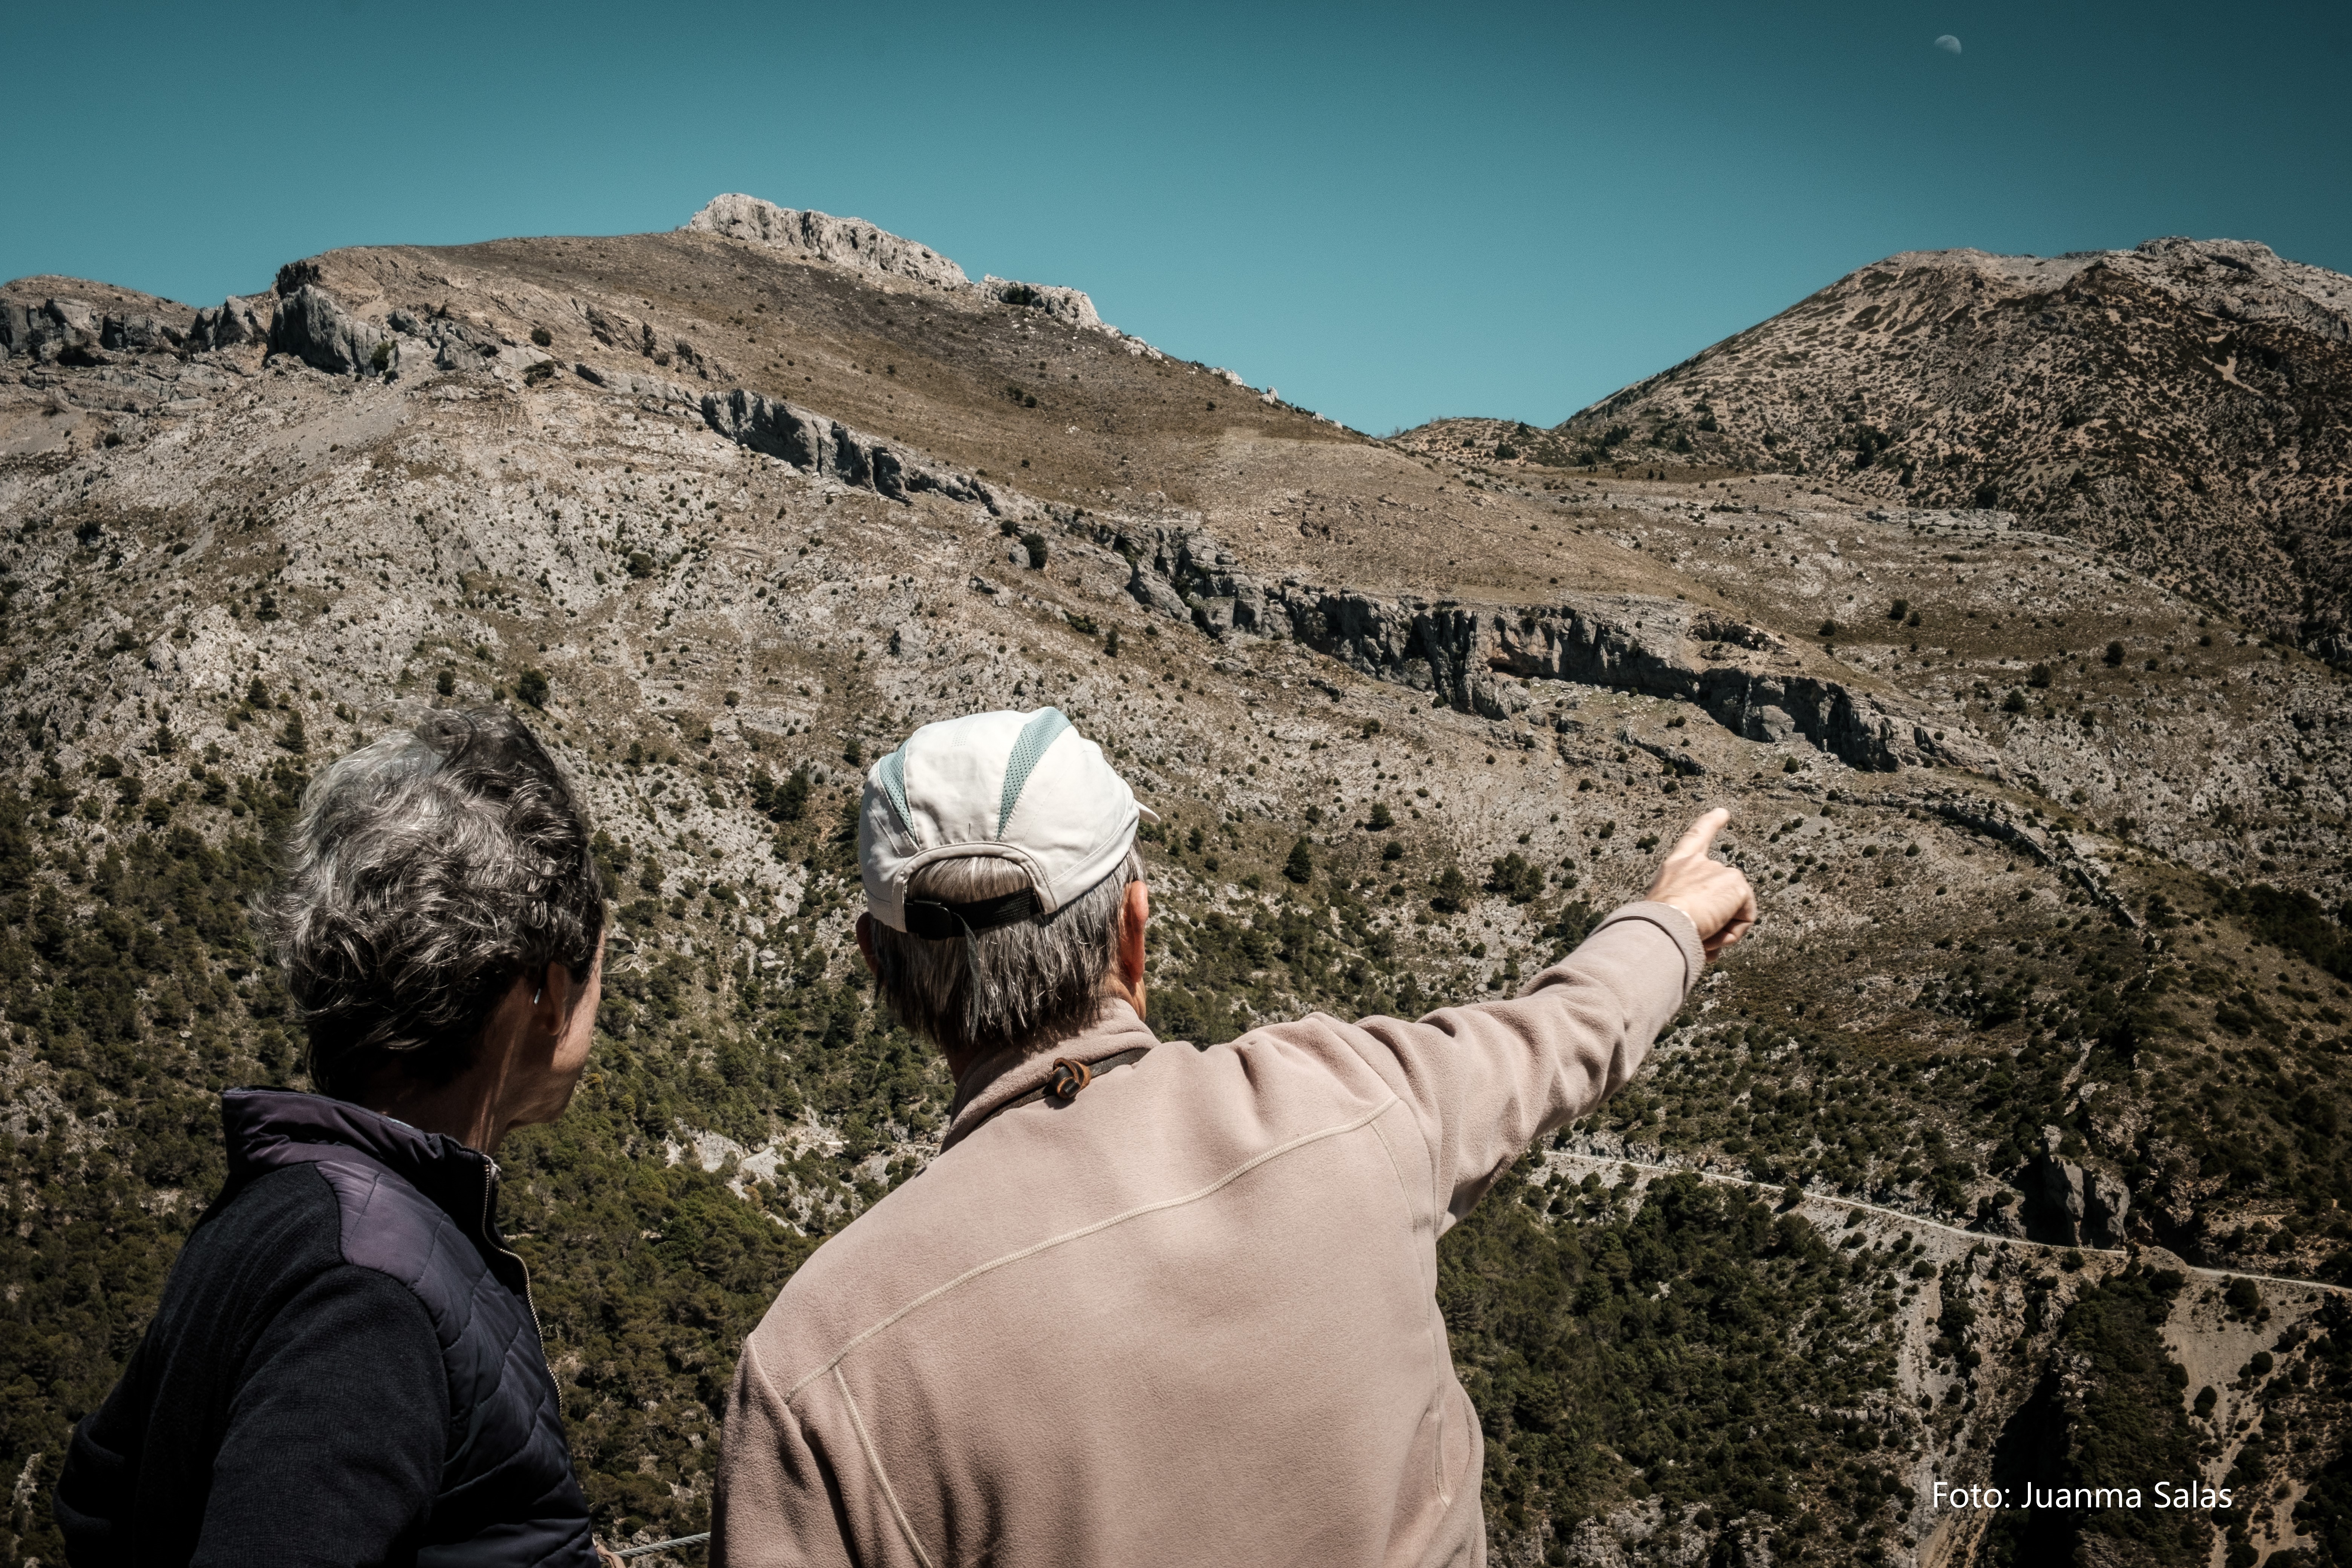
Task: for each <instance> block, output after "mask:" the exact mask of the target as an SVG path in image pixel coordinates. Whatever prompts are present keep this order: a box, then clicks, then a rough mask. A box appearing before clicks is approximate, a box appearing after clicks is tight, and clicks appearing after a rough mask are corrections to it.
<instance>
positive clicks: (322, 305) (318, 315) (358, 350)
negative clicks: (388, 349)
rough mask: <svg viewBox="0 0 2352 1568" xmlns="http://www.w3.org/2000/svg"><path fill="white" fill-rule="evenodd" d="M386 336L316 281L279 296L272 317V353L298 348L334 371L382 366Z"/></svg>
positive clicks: (298, 354)
mask: <svg viewBox="0 0 2352 1568" xmlns="http://www.w3.org/2000/svg"><path fill="white" fill-rule="evenodd" d="M379 342H383V334H382V333H381V332H379V331H377V330H376V328H375V327H374V326H373V324H372V323H370V322H368V321H362V319H361V318H359V317H357V316H355V315H353V314H352V312H350V311H349V310H345V309H344V308H343V306H342V302H341V300H337V299H336V298H335V297H334V296H333V295H332V294H330V293H328V292H327V291H326V290H325V289H322V288H320V287H319V285H317V284H316V283H304V284H302V285H301V286H300V287H299V288H297V289H295V290H294V291H293V292H292V293H290V294H289V295H288V296H286V298H285V299H283V300H280V301H278V314H277V315H276V317H275V318H273V319H272V320H271V321H270V323H269V351H270V353H284V354H292V355H293V356H294V357H295V358H297V359H299V360H300V361H302V363H305V364H308V365H311V366H313V367H315V368H317V369H319V370H323V371H326V372H328V373H329V374H334V375H358V374H363V373H365V372H367V371H369V370H372V369H375V368H378V367H377V366H375V365H374V363H373V359H374V356H375V352H376V345H377V344H378V343H379Z"/></svg>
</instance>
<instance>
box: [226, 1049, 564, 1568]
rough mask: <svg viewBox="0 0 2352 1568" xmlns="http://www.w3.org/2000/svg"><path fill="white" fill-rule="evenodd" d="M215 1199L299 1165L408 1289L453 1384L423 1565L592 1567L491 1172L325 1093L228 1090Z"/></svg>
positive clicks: (347, 1227)
mask: <svg viewBox="0 0 2352 1568" xmlns="http://www.w3.org/2000/svg"><path fill="white" fill-rule="evenodd" d="M221 1121H222V1124H223V1131H225V1132H226V1135H227V1144H228V1184H227V1188H226V1191H225V1192H224V1193H223V1194H222V1201H223V1202H224V1203H226V1201H227V1199H228V1198H229V1197H230V1196H231V1195H233V1194H235V1193H236V1190H237V1189H238V1188H239V1187H241V1186H243V1185H244V1184H247V1183H248V1182H251V1181H253V1180H256V1179H257V1178H258V1177H260V1176H263V1175H266V1174H268V1173H270V1172H272V1171H278V1170H283V1169H286V1168H288V1167H289V1166H293V1165H299V1164H306V1163H307V1164H309V1165H310V1166H312V1167H313V1168H315V1169H316V1170H317V1171H318V1173H320V1175H321V1176H323V1177H325V1178H326V1180H327V1183H328V1184H329V1185H330V1186H331V1188H333V1190H334V1194H335V1197H336V1201H337V1203H338V1205H340V1207H341V1212H342V1252H343V1257H344V1258H345V1260H346V1261H348V1262H350V1263H352V1264H355V1265H357V1266H359V1267H361V1268H371V1269H373V1270H375V1271H377V1272H379V1273H382V1274H385V1275H389V1276H391V1277H392V1278H393V1279H397V1280H399V1281H400V1282H401V1283H402V1284H403V1285H405V1286H406V1287H407V1288H408V1289H410V1290H412V1291H414V1292H415V1295H416V1298H417V1300H419V1301H421V1302H422V1303H423V1304H424V1306H425V1311H426V1313H427V1314H428V1315H429V1316H430V1317H431V1319H432V1321H433V1326H434V1329H435V1331H436V1333H437V1334H438V1336H439V1338H440V1342H441V1359H442V1364H443V1365H444V1367H445V1368H446V1371H447V1373H448V1378H449V1429H448V1447H447V1450H446V1457H445V1458H444V1460H443V1464H442V1472H441V1488H440V1492H439V1495H438V1497H437V1498H436V1500H435V1501H434V1505H433V1512H432V1520H431V1524H430V1526H429V1531H428V1535H429V1539H428V1540H427V1541H426V1542H424V1543H422V1544H421V1546H420V1550H419V1551H418V1553H417V1558H416V1560H417V1562H418V1563H422V1564H446V1565H448V1568H458V1565H460V1564H464V1565H467V1568H472V1565H477V1564H479V1565H483V1568H488V1565H490V1564H500V1565H503V1564H508V1563H565V1564H579V1565H582V1568H592V1565H593V1563H594V1562H595V1556H594V1551H593V1546H592V1545H591V1542H590V1537H589V1521H588V1505H587V1501H586V1500H585V1499H584V1498H583V1496H582V1495H581V1492H580V1487H579V1483H578V1482H577V1480H575V1479H573V1475H572V1457H571V1450H570V1447H569V1446H568V1445H567V1444H566V1442H565V1440H564V1435H563V1416H562V1408H561V1405H560V1403H559V1398H558V1395H557V1393H556V1388H555V1380H554V1378H553V1377H552V1376H551V1374H550V1373H549V1371H548V1366H547V1360H546V1357H545V1354H544V1353H543V1352H542V1351H541V1347H540V1339H539V1323H538V1320H537V1318H536V1317H535V1316H534V1315H533V1313H532V1311H531V1307H530V1279H529V1277H528V1275H527V1274H526V1272H525V1270H524V1268H523V1264H522V1259H520V1258H517V1257H516V1256H515V1255H514V1254H513V1253H512V1252H510V1251H509V1250H508V1249H507V1247H506V1244H505V1240H504V1238H503V1237H500V1236H499V1230H498V1219H497V1204H498V1182H499V1168H498V1166H497V1164H496V1163H493V1162H492V1161H491V1160H490V1159H489V1157H488V1156H487V1155H485V1154H482V1153H479V1152H477V1151H475V1150H472V1149H468V1148H467V1147H466V1146H465V1145H464V1144H462V1143H459V1142H457V1141H456V1140H454V1139H450V1138H445V1137H443V1136H441V1135H440V1134H438V1133H432V1132H420V1131H417V1130H416V1129H415V1128H414V1127H410V1126H408V1125H407V1124H405V1123H404V1122H400V1121H394V1120H393V1119H392V1118H390V1117H388V1116H382V1115H379V1114H377V1113H376V1112H374V1111H372V1110H363V1109H362V1108H361V1107H359V1106H356V1105H351V1104H347V1103H345V1102H344V1101H342V1100H329V1099H327V1098H325V1097H324V1096H321V1095H315V1094H293V1093H288V1092H284V1091H281V1090H274V1089H231V1090H229V1091H228V1092H227V1093H226V1094H225V1095H223V1096H222V1097H221Z"/></svg>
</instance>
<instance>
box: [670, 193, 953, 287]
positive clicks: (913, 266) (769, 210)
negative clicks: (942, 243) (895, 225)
mask: <svg viewBox="0 0 2352 1568" xmlns="http://www.w3.org/2000/svg"><path fill="white" fill-rule="evenodd" d="M686 226H687V227H688V228H691V229H700V230H702V231H703V232H704V233H706V234H722V235H725V236H726V237H728V238H730V239H743V240H749V241H751V243H752V244H754V245H765V246H770V247H773V248H775V249H778V250H791V251H797V252H799V253H800V254H801V255H803V256H805V257H807V258H809V259H810V260H812V261H822V262H825V263H827V264H828V265H831V266H834V267H845V268H849V269H850V270H851V271H853V272H876V273H881V274H883V275H885V276H887V277H892V278H905V279H909V280H911V281H913V282H917V283H928V284H929V285H930V286H931V287H932V288H934V289H969V288H971V286H972V282H971V279H969V278H967V277H965V276H964V272H963V268H961V267H958V266H957V265H956V264H955V263H954V262H952V261H950V260H949V259H948V258H946V257H944V256H941V255H940V253H939V252H937V251H935V250H933V249H931V248H930V247H929V246H926V245H919V244H917V243H916V242H915V241H913V240H911V239H902V238H900V237H898V236H897V235H895V234H892V233H890V232H889V231H888V230H887V229H884V228H879V227H877V226H875V225H873V224H870V223H868V222H866V220H865V219H864V218H862V217H835V216H833V215H832V214H831V213H821V212H803V211H801V210H800V209H798V208H796V207H780V206H778V205H776V204H775V203H773V202H766V201H761V199H760V198H759V197H757V196H746V195H719V196H713V197H711V198H710V200H709V202H707V203H705V204H704V205H703V208H702V210H701V211H700V212H698V213H696V214H695V215H694V216H692V217H690V218H688V219H687V220H686Z"/></svg>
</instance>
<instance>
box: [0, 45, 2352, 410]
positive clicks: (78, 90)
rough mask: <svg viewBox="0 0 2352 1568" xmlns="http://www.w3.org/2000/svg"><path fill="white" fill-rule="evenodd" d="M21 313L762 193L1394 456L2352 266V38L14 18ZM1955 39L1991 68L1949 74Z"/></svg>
mask: <svg viewBox="0 0 2352 1568" xmlns="http://www.w3.org/2000/svg"><path fill="white" fill-rule="evenodd" d="M0 25H5V36H6V37H8V39H9V40H10V48H9V53H10V56H11V58H12V61H13V65H12V68H11V71H10V81H9V85H8V88H7V89H6V91H5V94H0V145H5V146H6V147H7V148H8V150H9V160H8V162H9V171H10V172H9V180H8V185H7V190H6V193H5V199H0V277H16V276H21V275H24V274H28V273H37V272H57V273H66V274H71V275H77V276H82V277H92V278H100V279H106V280H109V281H111V282H116V283H121V284H123V285H126V286H129V287H132V288H138V289H148V290H152V291H153V292H156V293H161V294H166V295H169V296H171V297H173V298H175V299H180V300H186V301H188V302H190V303H195V304H202V303H208V302H212V301H215V300H218V299H219V298H220V297H221V296H222V295H223V294H225V293H227V292H230V291H249V290H252V289H258V288H260V287H262V286H263V285H265V284H266V283H267V282H268V279H269V278H270V276H271V274H272V272H273V271H274V270H275V268H277V266H278V263H279V262H281V261H285V260H288V259H289V258H294V257H297V256H300V255H306V254H310V253H311V252H315V251H319V250H324V249H328V248H331V247H335V246H339V245H350V244H359V243H367V242H383V241H395V242H415V243H449V242H459V241H465V240H472V239H483V238H490V237H499V236H504V235H517V234H552V233H570V234H584V233H616V232H626V231H632V230H642V229H653V228H667V227H672V226H676V225H677V224H679V223H681V222H683V221H684V220H685V219H686V218H687V216H688V215H689V214H691V213H692V212H693V211H694V209H695V208H696V207H698V205H701V203H702V202H703V201H704V200H705V199H707V198H708V197H709V196H710V195H713V194H715V193H717V192H719V191H748V192H750V193H751V194H753V195H761V196H765V197H767V198H768V199H770V200H772V201H776V202H781V203H783V204H784V205H791V206H808V207H817V208H821V209H823V210H824V211H827V212H832V213H838V214H854V215H856V216H861V217H866V218H870V219H872V220H873V221H875V222H876V223H878V224H880V225H882V226H884V227H886V228H889V229H893V230H895V231H897V232H898V233H901V234H905V235H908V236H912V237H917V238H919V239H920V240H922V241H923V242H924V243H926V244H928V245H930V246H932V247H935V248H937V249H939V250H940V251H942V252H944V253H945V254H947V255H950V256H952V257H954V258H956V259H957V260H958V261H959V262H961V264H962V265H963V267H964V268H965V270H966V271H968V272H970V273H971V275H972V276H974V277H978V276H979V275H980V274H982V272H994V273H997V274H999V275H1001V276H1005V277H1014V278H1023V279H1030V280H1033V281H1036V282H1045V283H1066V284H1071V285H1075V286H1076V287H1078V288H1082V289H1087V290H1089V291H1090V292H1091V293H1092V294H1093V295H1094V297H1095V300H1096V302H1097V305H1098V306H1099V307H1100V308H1101V310H1102V311H1103V314H1104V316H1105V318H1106V319H1107V320H1109V321H1115V322H1117V323H1118V325H1120V326H1121V327H1124V328H1126V329H1127V330H1129V331H1133V332H1137V333H1139V334H1140V335H1142V336H1144V337H1146V338H1149V339H1150V340H1151V341H1152V342H1155V343H1158V344H1160V346H1162V347H1163V348H1165V349H1167V350H1168V351H1170V352H1171V353H1177V354H1180V355H1182V356H1184V357H1186V358H1192V359H1202V360H1206V361H1208V362H1210V363H1216V364H1223V365H1227V366H1230V367H1231V368H1233V369H1234V370H1236V371H1238V372H1240V373H1241V374H1243V375H1244V377H1246V378H1247V379H1248V380H1250V381H1251V382H1252V383H1253V384H1258V385H1265V384H1269V383H1271V384H1274V385H1276V386H1277V387H1279V388H1280V389H1281V391H1282V394H1283V395H1284V396H1286V397H1287V398H1289V399H1291V400H1292V401H1294V402H1297V403H1299V404H1302V405H1306V406H1308V407H1312V408H1317V409H1320V410H1321V411H1323V412H1325V413H1328V414H1330V415H1332V416H1336V417H1339V418H1341V419H1344V420H1345V421H1347V422H1348V423H1349V424H1351V425H1354V426H1358V427H1360V428H1364V429H1370V430H1375V431H1386V430H1389V429H1391V428H1393V427H1395V426H1402V425H1411V424H1415V423H1418V422H1419V421H1421V420H1423V419H1426V418H1430V417H1433V416H1439V415H1446V414H1493V415H1505V416H1517V417H1520V418H1525V419H1528V420H1530V421H1532V422H1538V423H1546V424H1549V423H1551V422H1554V421H1557V420H1559V419H1560V418H1563V417H1565V416H1567V415H1569V414H1570V413H1571V412H1573V411H1574V410H1576V409H1577V408H1579V407H1580V406H1582V405H1585V404H1587V403H1589V402H1591V401H1592V400H1594V399H1596V398H1598V397H1601V396H1603V395H1607V394H1608V393H1609V392H1610V391H1612V390H1613V389H1614V388H1615V387H1617V386H1619V385H1622V384H1624V383H1626V382H1628V381H1632V380H1634V379H1638V378H1639V377H1641V376H1643V375H1645V374H1649V373H1650V372H1652V371H1654V370H1657V369H1660V368H1663V367H1664V366H1665V365H1668V364H1671V363H1674V362H1675V361H1677V360H1679V359H1682V358H1683V357H1685V355H1687V354H1689V353H1693V352H1695V351H1696V350H1697V349H1699V348H1701V347H1703V346H1705V345H1706V343H1708V342H1714V341H1715V340H1717V339H1718V338H1721V337H1723V336H1726V335H1727V334H1728V333H1731V332H1734V331H1738V330H1739V329H1740V328H1742V327H1744V326H1747V325H1748V324H1749V323H1751V322H1753V321H1759V320H1760V319H1762V318H1764V317H1766V316H1768V315H1770V314H1771V313H1772V312H1774V311H1775V310H1780V309H1782V308H1783V307H1785V306H1787V305H1789V304H1790V303H1791V302H1793V301H1794V300H1798V299H1801V298H1802V297H1803V296H1804V295H1806V294H1807V293H1810V292H1811V290H1813V289H1817V288H1819V287H1821V286H1822V285H1823V284H1825V283H1827V282H1829V281H1830V280H1831V279H1834V278H1836V277H1837V276H1839V275H1840V274H1842V273H1843V272H1846V271H1848V270H1850V269H1852V268H1854V267H1857V266H1860V265H1862V264H1863V263H1864V262H1868V261H1871V260H1874V259H1875V258H1878V257H1881V256H1884V255H1886V254H1888V253H1891V252H1894V251H1897V250H1905V249H1927V248H1937V247H1951V246H1975V247H1981V248H1985V249H1990V250H2005V251H2034V252H2041V253H2049V252H2053V251H2061V250H2079V249H2086V248H2093V247H2105V246H2127V245H2131V244H2134V243H2137V241H2139V240H2141V239H2144V238H2147V237H2151V236H2156V235H2164V234H2189V235H2194V236H2198V237H2213V236H2227V237H2232V238H2241V239H2259V240H2263V241H2266V242H2267V243H2269V244H2270V245H2272V246H2273V247H2275V248H2276V249H2278V250H2279V251H2281V252H2282V253H2283V254H2285V255H2288V256H2292V257H2294V258H2298V259H2301V260H2305V261H2311V262H2315V263H2318V264H2320V265H2322V266H2326V267H2331V268H2336V269H2338V270H2345V271H2352V199H2347V198H2352V115H2347V113H2346V112H2345V111H2344V87H2343V84H2344V83H2345V81H2346V80H2347V79H2352V7H2347V6H2344V5H2340V4H2339V5H2325V6H2323V5H2273V6H2268V7H2263V8H2260V9H2253V10H2249V11H2246V12H2239V11H2237V10H2236V8H2234V7H2220V6H2212V5H2205V6H2200V7H2190V6H2188V5H2137V6H2130V7H2126V6H2122V5H2052V4H2050V3H2048V0H2040V3H2036V4H2031V5H2028V4H2023V3H2016V0H2004V3H1984V0H1952V3H1949V4H1937V5H1927V4H1914V3H1912V0H1895V3H1889V4H1877V5H1865V4H1859V3H1853V4H1825V5H1805V6H1766V5H1754V4H1748V5H1721V4H1706V3H1691V4H1685V5H1676V6H1672V7H1668V6H1656V5H1622V4H1618V5H1544V6H1536V5H1455V6H1452V7H1431V6H1426V5H1423V6H1414V7H1410V8H1407V7H1392V6H1377V5H1358V6H1346V7H1341V6H1307V5H1294V6H1284V5H1230V6H1228V5H1195V6H1192V7H1189V8H1181V7H1171V6H1151V7H1146V6H1141V5H1135V6H1127V7H1118V8H1112V7H1087V8H1082V7H1075V6H1062V7H1055V6H1046V5H1017V4H1016V5H1006V6H1001V7H980V6H969V5H967V6H961V7H956V8H946V7H940V6H928V5H888V4H880V5H866V6H848V7H845V6H841V5H823V6H806V5H793V4H789V3H772V4H765V5H734V4H730V3H727V0H710V3H708V4H703V5H696V6H683V5H610V4H599V3H595V0H579V3H575V4H572V5H564V6H555V5H509V4H499V3H496V0H486V3H477V4H472V5H443V4H416V5H398V6H394V5H385V4H381V3H379V0H314V3H313V4H310V5H299V6H297V5H168V6H167V5H128V4H121V3H114V0H81V3H78V4H75V5H26V4H13V3H12V4H0ZM1940 34H1951V35H1954V36H1956V37H1958V38H1959V39H1960V40H1961V42H1962V46H1963V52H1962V53H1960V54H1958V55H1957V56H1955V55H1952V54H1950V53H1948V52H1946V51H1943V50H1939V49H1937V48H1936V47H1934V39H1935V38H1936V37H1937V36H1938V35H1940Z"/></svg>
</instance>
